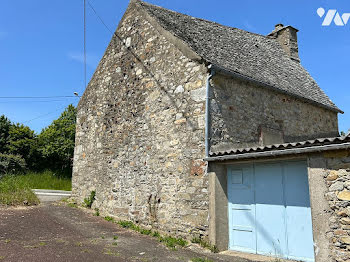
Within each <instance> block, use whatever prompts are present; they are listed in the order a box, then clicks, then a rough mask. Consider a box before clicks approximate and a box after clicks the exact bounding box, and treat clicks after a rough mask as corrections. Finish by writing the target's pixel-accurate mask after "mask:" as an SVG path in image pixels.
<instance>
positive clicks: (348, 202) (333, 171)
mask: <svg viewBox="0 0 350 262" xmlns="http://www.w3.org/2000/svg"><path fill="white" fill-rule="evenodd" d="M309 169H310V171H309V176H310V178H309V179H310V184H312V183H314V182H313V180H315V179H317V177H316V176H318V177H320V178H322V179H323V183H324V184H325V185H326V187H325V190H324V191H323V190H322V191H323V196H322V195H319V196H318V197H317V198H319V199H317V200H314V203H313V200H312V199H311V203H313V204H312V212H313V223H314V237H315V235H320V234H322V235H321V236H318V238H319V239H320V241H323V240H322V238H325V239H324V241H325V243H320V241H318V242H317V241H315V242H316V245H317V246H318V250H316V253H317V252H321V253H322V252H324V250H327V248H326V247H328V250H329V252H328V253H329V254H328V255H329V257H327V256H326V254H323V260H322V259H319V260H317V261H337V262H340V261H341V262H343V261H349V260H350V151H349V150H348V151H336V152H327V153H324V154H323V156H322V157H311V158H310V160H309ZM318 187H322V185H319V186H318ZM310 188H311V191H310V194H311V198H312V195H313V193H314V192H313V191H316V190H319V188H318V189H317V188H315V186H314V188H313V187H312V186H311V185H310ZM321 198H322V199H325V201H326V202H327V206H324V205H320V204H319V203H320V202H319V201H320V200H321ZM315 202H316V203H315ZM316 205H317V206H316ZM320 206H324V208H323V209H322V210H318V211H317V209H320V208H319V207H320ZM315 209H316V210H315ZM322 218H323V219H322ZM322 221H323V222H322ZM320 223H325V225H324V226H322V225H320ZM315 227H316V228H315ZM316 255H317V254H316Z"/></svg>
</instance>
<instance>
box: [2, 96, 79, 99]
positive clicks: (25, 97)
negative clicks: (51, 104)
mask: <svg viewBox="0 0 350 262" xmlns="http://www.w3.org/2000/svg"><path fill="white" fill-rule="evenodd" d="M73 97H74V98H76V97H78V96H0V99H28V98H30V99H48V98H73Z"/></svg>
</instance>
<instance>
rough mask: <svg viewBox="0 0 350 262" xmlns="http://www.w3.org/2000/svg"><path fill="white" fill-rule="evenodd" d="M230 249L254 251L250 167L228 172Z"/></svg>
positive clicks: (252, 187) (252, 193) (253, 206)
mask: <svg viewBox="0 0 350 262" xmlns="http://www.w3.org/2000/svg"><path fill="white" fill-rule="evenodd" d="M227 182H228V185H229V187H230V189H231V190H229V191H228V198H229V209H230V212H229V221H230V223H229V230H230V235H231V237H230V249H232V250H238V251H248V252H255V250H256V241H255V235H256V234H255V204H254V190H253V189H254V184H253V169H252V167H242V168H240V169H230V170H229V174H228V181H227Z"/></svg>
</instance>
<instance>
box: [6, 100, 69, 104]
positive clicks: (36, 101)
mask: <svg viewBox="0 0 350 262" xmlns="http://www.w3.org/2000/svg"><path fill="white" fill-rule="evenodd" d="M65 101H67V100H62V99H61V100H24V101H16V100H15V101H14V100H12V101H0V104H9V103H51V102H65Z"/></svg>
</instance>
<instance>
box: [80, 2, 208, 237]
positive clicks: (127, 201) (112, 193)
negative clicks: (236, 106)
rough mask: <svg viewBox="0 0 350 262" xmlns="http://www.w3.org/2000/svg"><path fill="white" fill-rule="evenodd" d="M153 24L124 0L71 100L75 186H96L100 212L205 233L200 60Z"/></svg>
mask: <svg viewBox="0 0 350 262" xmlns="http://www.w3.org/2000/svg"><path fill="white" fill-rule="evenodd" d="M159 30H160V28H157V26H155V25H153V24H152V23H151V22H150V20H149V19H148V18H147V17H146V16H145V14H143V13H141V12H140V11H139V10H138V9H137V8H135V7H134V6H133V4H131V5H130V6H129V8H128V10H127V12H126V13H125V15H124V17H123V19H122V21H121V23H120V25H119V27H118V29H117V34H118V37H116V36H114V37H113V39H112V40H111V42H110V44H109V46H108V48H107V50H106V52H105V54H104V56H103V58H102V60H101V62H100V64H99V66H98V68H97V70H96V72H95V74H94V76H93V78H92V80H91V82H90V83H89V86H88V88H87V90H86V92H85V93H84V95H83V97H82V99H81V101H80V103H79V106H78V119H77V133H76V148H75V156H74V168H73V194H74V196H75V197H76V198H77V199H78V200H79V201H80V202H81V201H83V199H84V198H85V197H87V196H88V195H89V194H90V192H91V191H93V190H95V191H96V201H95V203H94V206H93V208H99V209H100V212H101V214H102V215H111V216H115V217H116V218H117V219H128V220H132V221H134V222H139V223H141V224H143V225H153V226H154V227H157V228H158V229H159V230H161V231H167V232H171V233H177V234H180V235H181V234H182V235H186V234H187V235H188V233H189V232H199V233H201V234H202V235H204V236H206V235H207V229H208V190H207V186H208V177H207V174H206V163H205V162H203V161H202V160H201V159H202V158H203V157H204V152H205V148H204V119H205V117H204V111H205V83H206V77H207V70H206V67H205V65H202V64H199V63H197V62H195V61H192V60H190V59H189V58H188V57H187V56H184V55H183V53H182V52H180V51H179V49H177V48H176V47H175V45H174V44H172V43H171V42H170V41H168V40H167V39H166V38H165V37H164V36H163V35H162V34H160V33H159ZM119 38H120V40H121V41H122V42H121V41H120V40H119Z"/></svg>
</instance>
